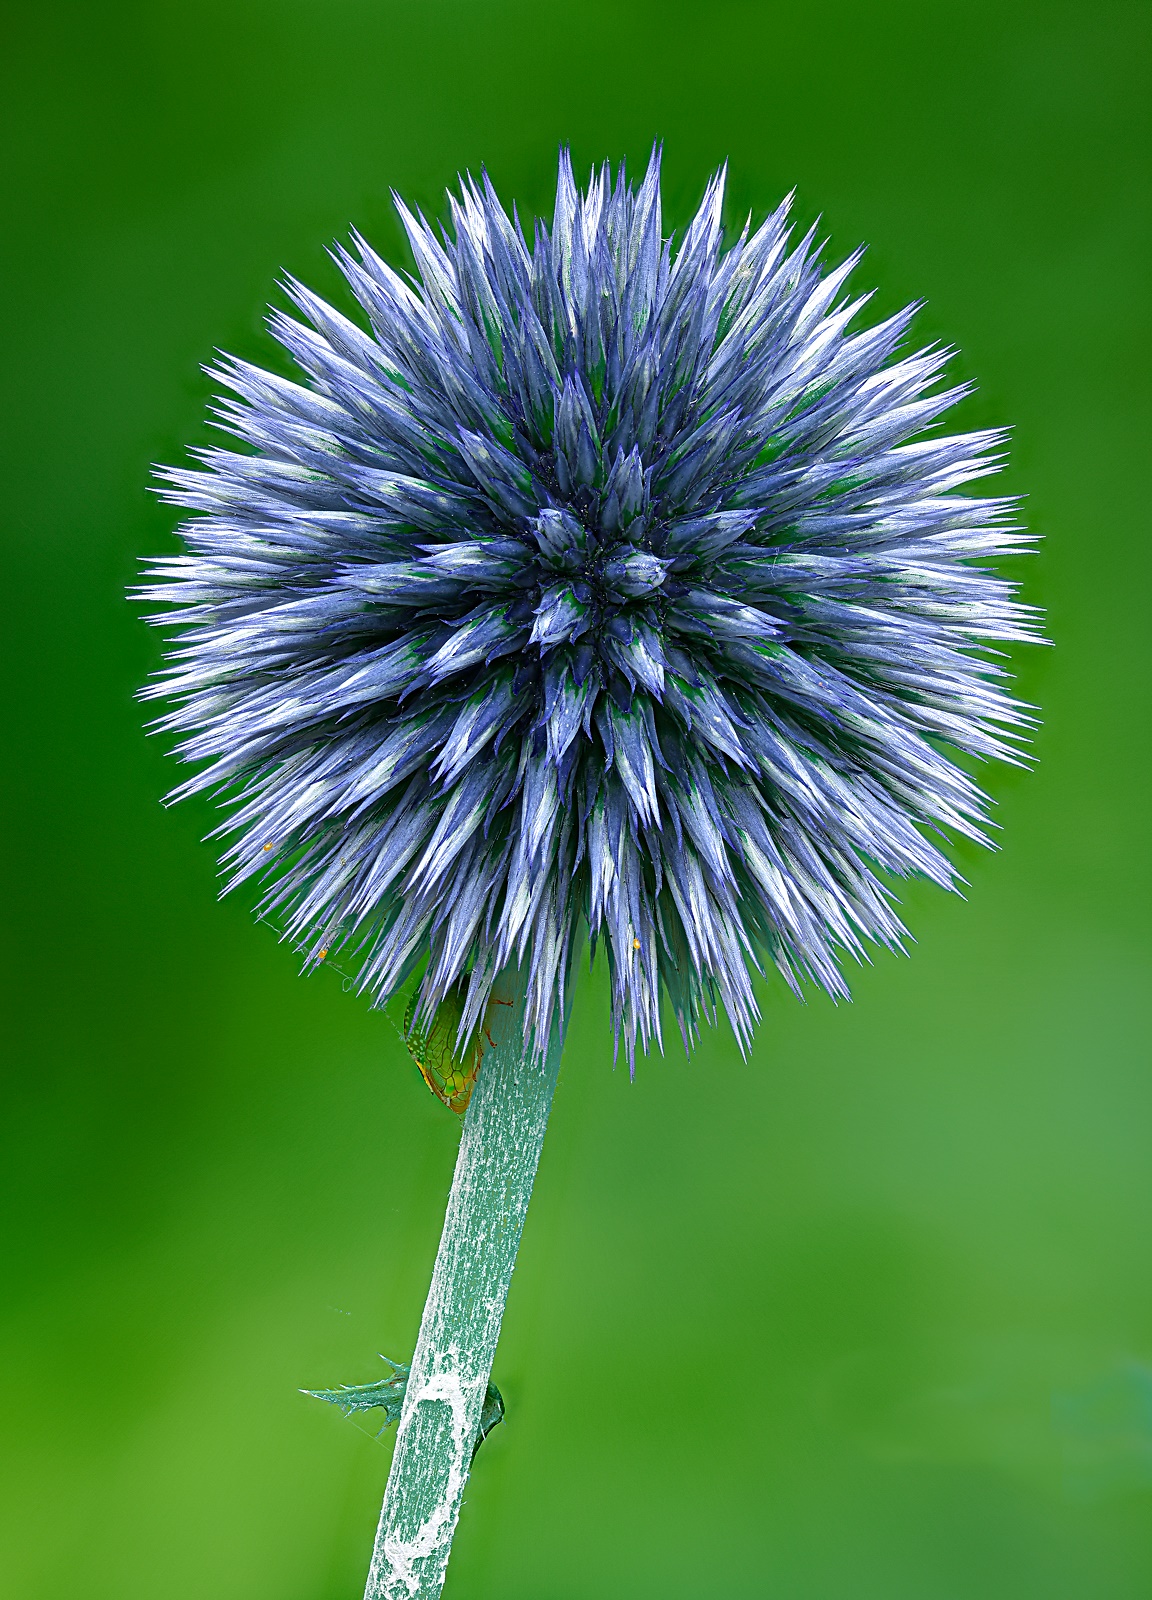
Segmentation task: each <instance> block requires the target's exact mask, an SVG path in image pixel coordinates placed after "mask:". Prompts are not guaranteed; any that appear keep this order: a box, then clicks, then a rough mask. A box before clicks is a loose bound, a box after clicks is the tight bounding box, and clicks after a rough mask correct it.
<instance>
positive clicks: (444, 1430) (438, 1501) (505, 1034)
mask: <svg viewBox="0 0 1152 1600" xmlns="http://www.w3.org/2000/svg"><path fill="white" fill-rule="evenodd" d="M523 1008H524V995H523V989H522V987H518V989H517V993H516V998H515V1001H514V1003H513V1007H512V1009H511V1011H505V1010H503V1008H501V1015H500V1017H499V1019H498V1022H497V1025H496V1027H497V1029H498V1031H496V1043H495V1045H494V1046H493V1047H492V1048H490V1049H489V1050H487V1051H486V1053H485V1055H484V1058H483V1061H482V1063H481V1067H480V1074H479V1077H478V1079H477V1082H476V1087H475V1089H474V1091H473V1094H472V1100H471V1103H470V1105H469V1107H468V1111H467V1114H466V1116H465V1119H464V1131H463V1134H462V1137H461V1140H460V1154H459V1155H458V1156H457V1158H456V1172H455V1176H454V1177H453V1179H452V1192H451V1194H450V1195H449V1197H448V1210H447V1213H446V1215H445V1218H444V1231H443V1233H442V1235H441V1237H440V1248H439V1250H438V1251H437V1253H436V1266H435V1268H434V1270H433V1273H432V1285H431V1288H430V1289H429V1290H428V1298H427V1300H426V1301H425V1303H424V1317H423V1320H422V1321H421V1324H420V1337H419V1339H418V1340H417V1343H416V1353H415V1355H414V1356H413V1357H412V1373H411V1376H410V1377H409V1379H408V1386H407V1390H406V1392H405V1396H404V1409H403V1411H402V1413H401V1416H400V1425H399V1428H398V1430H397V1435H396V1449H395V1454H394V1455H393V1457H392V1469H391V1471H390V1472H389V1474H388V1487H387V1488H386V1489H385V1491H384V1505H383V1508H382V1510H381V1512H380V1525H379V1527H378V1528H377V1530H376V1545H375V1548H374V1550H373V1552H372V1566H371V1569H370V1570H369V1573H368V1585H367V1588H366V1589H365V1591H364V1600H437V1596H439V1594H440V1591H441V1589H442V1588H443V1585H444V1574H445V1571H446V1569H447V1566H448V1555H449V1552H450V1550H451V1548H452V1536H453V1534H454V1533H455V1531H456V1521H457V1518H458V1517H459V1515H460V1502H461V1498H462V1496H463V1493H464V1485H465V1483H466V1482H467V1480H468V1469H469V1464H470V1462H471V1458H472V1446H473V1443H474V1441H475V1438H476V1433H477V1430H478V1428H479V1426H480V1413H481V1411H482V1409H483V1406H484V1396H485V1393H486V1391H487V1388H488V1377H489V1374H490V1372H491V1370H492V1358H493V1356H494V1355H495V1354H496V1341H497V1340H498V1338H499V1337H500V1322H501V1318H502V1317H503V1315H504V1302H505V1300H506V1298H507V1295H508V1285H509V1283H510V1281H511V1278H512V1269H513V1267H514V1266H515V1265H516V1251H517V1249H518V1248H519V1244H520V1234H521V1232H522V1231H523V1227H524V1216H525V1213H526V1212H527V1210H528V1201H529V1200H530V1199H531V1196H532V1183H533V1180H534V1179H535V1177H536V1168H537V1165H538V1163H539V1161H540V1149H541V1146H542V1145H543V1143H544V1132H545V1129H546V1128H547V1126H548V1113H549V1111H550V1109H551V1106H552V1095H553V1092H554V1090H555V1087H556V1074H557V1071H558V1070H559V1066H560V1052H561V1049H562V1048H563V1027H562V1025H557V1026H556V1028H555V1029H554V1030H553V1037H552V1039H551V1041H550V1043H549V1049H548V1053H547V1057H546V1059H545V1062H544V1065H543V1067H541V1066H539V1065H534V1064H533V1063H532V1062H531V1061H530V1060H526V1059H525V1051H524V1045H523ZM494 1031H495V1030H494Z"/></svg>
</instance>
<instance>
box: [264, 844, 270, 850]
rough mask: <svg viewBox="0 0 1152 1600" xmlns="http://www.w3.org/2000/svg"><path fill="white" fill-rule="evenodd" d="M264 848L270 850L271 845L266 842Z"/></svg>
mask: <svg viewBox="0 0 1152 1600" xmlns="http://www.w3.org/2000/svg"><path fill="white" fill-rule="evenodd" d="M264 848H265V850H271V848H272V846H271V845H270V844H266V845H265V846H264Z"/></svg>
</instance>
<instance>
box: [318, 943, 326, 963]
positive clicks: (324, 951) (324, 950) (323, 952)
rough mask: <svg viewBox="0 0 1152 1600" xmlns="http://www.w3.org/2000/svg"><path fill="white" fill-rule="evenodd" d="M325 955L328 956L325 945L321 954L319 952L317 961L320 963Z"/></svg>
mask: <svg viewBox="0 0 1152 1600" xmlns="http://www.w3.org/2000/svg"><path fill="white" fill-rule="evenodd" d="M327 954H328V946H327V945H325V946H324V948H323V950H321V952H320V955H319V958H318V959H319V960H321V961H323V959H324V957H325V956H326V955H327Z"/></svg>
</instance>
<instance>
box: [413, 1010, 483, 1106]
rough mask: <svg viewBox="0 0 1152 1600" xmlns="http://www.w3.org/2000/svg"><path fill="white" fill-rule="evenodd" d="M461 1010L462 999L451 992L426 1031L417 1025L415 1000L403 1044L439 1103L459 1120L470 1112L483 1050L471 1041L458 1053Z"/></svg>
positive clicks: (425, 1027)
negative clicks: (457, 1037) (452, 1112)
mask: <svg viewBox="0 0 1152 1600" xmlns="http://www.w3.org/2000/svg"><path fill="white" fill-rule="evenodd" d="M462 1010H463V1006H462V997H461V996H460V995H459V994H457V993H456V991H452V993H450V994H448V995H446V996H445V997H444V999H443V1001H442V1002H441V1003H440V1005H439V1006H438V1007H437V1008H436V1011H435V1012H434V1014H433V1016H432V1020H431V1022H430V1023H428V1024H427V1025H426V1026H424V1027H421V1026H420V1025H418V1024H415V1011H416V998H415V996H413V998H412V999H411V1000H410V1001H409V1002H408V1009H407V1011H406V1012H405V1014H404V1042H405V1044H406V1045H407V1046H408V1051H409V1054H410V1055H411V1057H412V1059H413V1060H414V1061H415V1063H416V1065H417V1066H418V1067H419V1068H420V1075H421V1077H422V1078H423V1079H424V1082H425V1083H426V1084H427V1085H428V1087H429V1088H430V1089H431V1091H432V1093H433V1094H434V1095H435V1096H436V1098H437V1100H441V1101H443V1103H444V1104H445V1105H446V1106H447V1107H448V1108H449V1110H450V1111H455V1112H456V1113H457V1115H459V1116H463V1114H464V1112H465V1111H466V1110H467V1109H468V1102H469V1100H470V1099H471V1098H472V1090H473V1087H474V1086H475V1083H476V1075H477V1073H478V1072H479V1070H480V1050H479V1048H478V1046H477V1044H476V1042H475V1041H474V1040H469V1041H468V1042H467V1044H466V1045H465V1046H464V1049H463V1051H462V1052H461V1053H459V1054H457V1051H456V1032H457V1029H458V1028H459V1026H460V1015H461V1012H462Z"/></svg>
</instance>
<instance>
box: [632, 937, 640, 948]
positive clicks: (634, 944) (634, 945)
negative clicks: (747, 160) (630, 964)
mask: <svg viewBox="0 0 1152 1600" xmlns="http://www.w3.org/2000/svg"><path fill="white" fill-rule="evenodd" d="M632 948H633V950H639V948H640V941H639V939H633V941H632Z"/></svg>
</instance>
